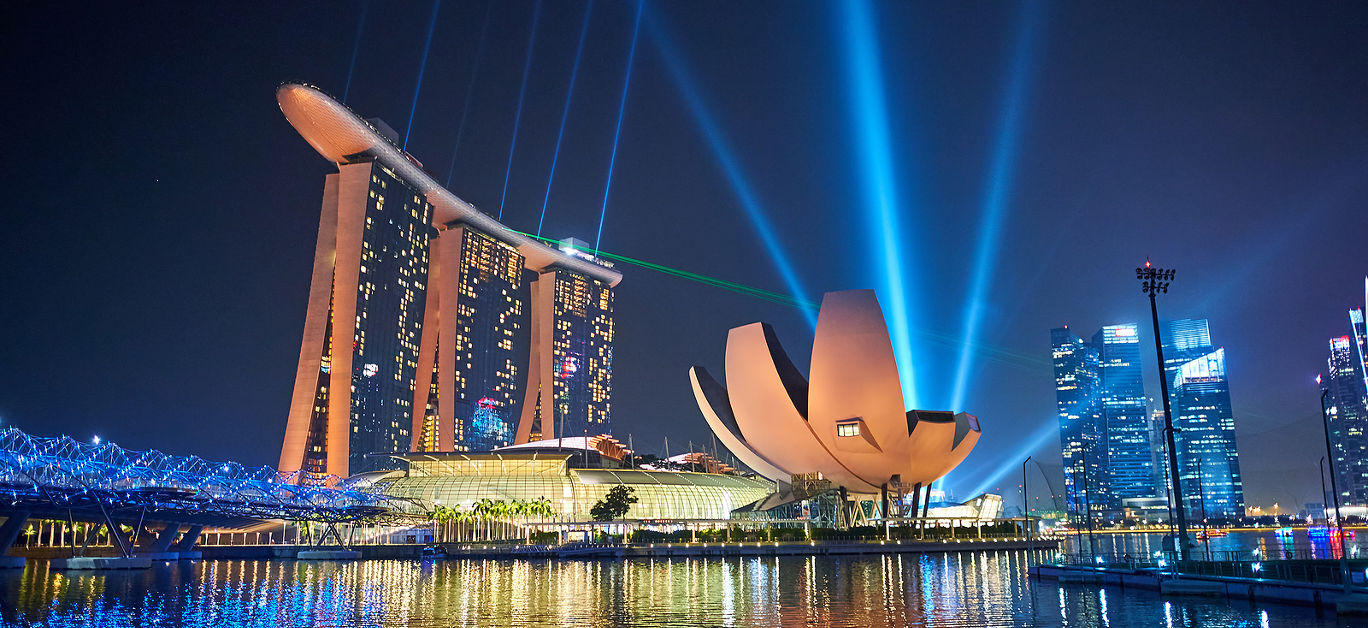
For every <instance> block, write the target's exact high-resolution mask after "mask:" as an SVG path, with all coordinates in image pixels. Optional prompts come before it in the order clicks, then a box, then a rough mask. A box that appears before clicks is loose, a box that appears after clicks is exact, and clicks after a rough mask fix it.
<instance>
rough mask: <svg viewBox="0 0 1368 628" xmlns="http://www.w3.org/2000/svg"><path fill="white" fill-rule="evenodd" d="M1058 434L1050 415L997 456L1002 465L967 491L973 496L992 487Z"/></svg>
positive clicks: (1056, 426)
mask: <svg viewBox="0 0 1368 628" xmlns="http://www.w3.org/2000/svg"><path fill="white" fill-rule="evenodd" d="M1058 436H1059V427H1058V425H1056V423H1055V421H1054V417H1051V419H1050V420H1049V421H1046V422H1045V423H1044V424H1043V425H1041V426H1040V427H1039V428H1037V429H1036V431H1035V432H1034V433H1033V434H1031V436H1030V437H1029V438H1027V439H1026V440H1024V441H1022V445H1021V447H1019V448H1017V449H1016V450H1015V451H1013V452H1012V453H1011V454H1008V455H1006V456H1000V457H998V459H999V460H1001V461H1002V465H1001V466H999V467H998V468H997V469H994V470H993V472H992V473H990V474H988V476H987V477H985V478H984V479H983V481H981V482H979V484H978V486H976V487H974V490H972V491H969V496H970V497H974V496H976V495H979V494H981V493H983V492H984V491H987V490H988V489H990V488H993V485H994V484H997V483H998V482H1000V481H1002V478H1004V477H1006V476H1007V474H1008V473H1011V472H1012V471H1015V470H1018V469H1020V468H1021V461H1022V460H1025V459H1026V456H1029V455H1032V454H1034V453H1035V451H1036V450H1037V449H1040V448H1041V447H1043V446H1045V443H1048V442H1049V441H1050V439H1051V438H1057V437H1058Z"/></svg>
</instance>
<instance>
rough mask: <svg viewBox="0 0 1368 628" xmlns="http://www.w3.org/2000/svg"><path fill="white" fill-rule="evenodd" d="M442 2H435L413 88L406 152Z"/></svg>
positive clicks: (405, 129) (405, 137) (405, 135)
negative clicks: (416, 81)
mask: <svg viewBox="0 0 1368 628" xmlns="http://www.w3.org/2000/svg"><path fill="white" fill-rule="evenodd" d="M441 7H442V0H433V2H432V19H431V20H429V21H428V33H427V41H426V42H424V43H423V60H422V62H420V63H419V64H418V84H417V85H414V86H413V106H411V107H409V119H408V125H407V126H405V127H404V150H408V141H409V133H410V132H412V131H413V114H415V113H417V112H418V92H420V91H422V90H423V72H425V71H427V58H428V50H430V49H431V48H432V32H433V31H435V30H436V29H437V9H440V8H441Z"/></svg>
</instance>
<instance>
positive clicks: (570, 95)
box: [537, 0, 636, 247]
mask: <svg viewBox="0 0 1368 628" xmlns="http://www.w3.org/2000/svg"><path fill="white" fill-rule="evenodd" d="M593 12H594V0H589V3H588V4H587V5H586V6H585V7H584V23H583V24H581V25H580V36H579V44H577V45H576V46H575V63H574V65H572V66H571V67H570V87H568V88H566V90H565V108H564V109H562V110H561V121H560V131H558V132H557V133H556V152H555V153H554V154H553V155H552V156H551V173H550V174H548V175H547V176H546V196H543V197H542V208H541V217H540V218H538V219H537V235H538V236H540V235H541V233H542V224H543V223H545V222H546V205H547V203H549V202H551V184H552V182H554V181H555V180H556V163H557V162H559V161H560V149H561V140H564V139H565V121H566V120H569V119H570V101H571V100H573V99H574V97H575V79H576V78H577V77H579V68H580V57H581V56H583V55H584V40H585V35H588V34H589V15H590V14H591V13H593ZM635 39H636V37H635V36H633V41H635ZM633 45H635V44H633ZM628 72H629V73H630V72H631V70H630V69H629V70H628ZM618 124H619V126H620V125H621V124H622V123H621V117H619V122H618ZM614 151H616V142H614ZM609 176H611V174H610V175H609ZM602 221H603V218H602V217H601V216H600V218H599V222H600V223H602ZM601 230H602V227H600V231H601ZM594 246H595V247H597V246H598V245H597V243H596V244H595V245H594Z"/></svg>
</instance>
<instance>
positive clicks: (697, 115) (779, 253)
mask: <svg viewBox="0 0 1368 628" xmlns="http://www.w3.org/2000/svg"><path fill="white" fill-rule="evenodd" d="M646 28H647V29H648V30H649V32H650V35H651V37H652V38H653V39H654V40H655V42H656V47H657V48H658V49H659V51H660V54H661V57H662V58H663V59H664V61H665V66H666V69H667V70H668V71H669V73H670V76H671V78H672V79H673V80H674V83H675V86H676V87H677V88H679V92H680V95H682V96H683V97H684V102H685V104H686V105H688V108H689V112H690V113H692V114H693V118H694V121H695V122H697V123H698V126H699V128H700V130H702V131H703V136H704V138H705V139H706V140H707V143H708V146H709V147H710V148H712V152H713V156H714V157H716V158H717V161H718V163H719V164H720V165H721V166H722V171H723V173H724V174H726V175H727V180H728V181H729V182H730V183H731V186H732V191H733V192H735V193H736V196H737V198H738V199H739V200H740V201H741V207H742V208H744V209H745V211H746V216H747V217H748V218H750V221H751V225H752V226H753V227H755V231H756V233H757V234H758V235H759V236H760V241H761V242H762V243H763V244H764V245H765V251H766V252H767V253H769V256H770V260H771V261H772V262H774V266H775V268H776V269H777V270H778V271H779V275H780V276H781V277H782V278H783V280H784V284H785V285H787V286H788V290H789V294H790V296H792V297H793V299H794V300H795V301H797V302H799V303H812V300H811V299H808V297H807V291H806V290H804V289H803V285H802V282H801V281H799V280H798V274H797V272H795V271H794V268H793V265H792V264H791V263H789V259H788V255H786V254H785V253H784V248H783V245H781V244H780V243H779V238H778V237H777V236H776V235H775V233H774V229H773V227H771V226H770V223H769V220H768V219H767V218H766V217H765V216H766V213H765V210H764V208H763V207H761V205H760V200H759V198H758V197H757V196H756V195H755V191H754V190H753V189H752V188H751V185H750V181H749V180H748V179H747V178H746V176H745V174H744V173H743V172H742V171H741V165H740V162H739V161H738V160H737V158H736V155H735V153H733V152H732V149H731V147H730V146H729V145H728V144H727V140H726V138H725V137H724V136H723V135H722V131H721V129H720V127H719V126H718V125H717V121H716V120H714V119H713V117H712V113H711V112H710V111H709V109H708V107H707V105H706V104H704V102H703V98H702V96H700V95H699V92H698V89H697V88H696V87H695V83H694V82H693V80H692V78H691V77H690V75H689V71H688V68H687V67H686V66H685V65H684V61H683V59H681V58H680V55H679V52H678V49H677V48H676V47H675V45H674V43H673V42H672V41H671V40H670V38H669V36H668V35H667V34H666V32H665V29H664V27H663V26H662V25H661V24H660V23H659V22H658V20H657V18H656V17H655V15H654V14H652V13H649V12H648V13H647V15H646ZM801 309H802V312H803V317H804V318H805V319H806V320H807V322H808V325H809V326H810V327H812V328H816V327H817V310H816V309H815V308H813V307H811V306H808V307H802V308H801Z"/></svg>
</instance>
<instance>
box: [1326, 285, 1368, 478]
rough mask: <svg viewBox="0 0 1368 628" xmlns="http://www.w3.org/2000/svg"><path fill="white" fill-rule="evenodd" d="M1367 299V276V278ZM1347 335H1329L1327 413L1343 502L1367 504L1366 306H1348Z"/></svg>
mask: <svg viewBox="0 0 1368 628" xmlns="http://www.w3.org/2000/svg"><path fill="white" fill-rule="evenodd" d="M1364 301H1365V302H1366V303H1368V278H1365V279H1364ZM1349 333H1350V335H1348V336H1340V337H1338V338H1331V339H1330V357H1329V358H1328V359H1327V360H1326V367H1327V371H1328V374H1329V378H1328V380H1327V381H1326V387H1327V388H1328V389H1329V391H1330V393H1329V395H1327V396H1326V413H1327V414H1328V415H1329V418H1330V443H1331V447H1332V448H1333V450H1334V455H1335V476H1336V477H1335V479H1336V484H1337V488H1339V492H1340V496H1339V498H1340V502H1341V503H1345V504H1353V505H1365V504H1368V347H1366V346H1365V345H1368V337H1365V332H1364V320H1363V309H1361V308H1353V309H1350V310H1349Z"/></svg>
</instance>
